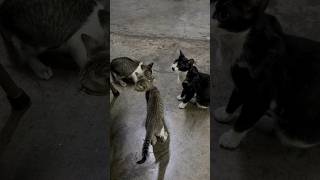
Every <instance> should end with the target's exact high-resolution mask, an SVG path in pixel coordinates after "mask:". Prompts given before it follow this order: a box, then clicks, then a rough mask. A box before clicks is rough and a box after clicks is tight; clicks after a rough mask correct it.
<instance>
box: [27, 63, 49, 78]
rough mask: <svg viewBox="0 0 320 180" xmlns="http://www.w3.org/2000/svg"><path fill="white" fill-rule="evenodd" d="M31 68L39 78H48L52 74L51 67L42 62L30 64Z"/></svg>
mask: <svg viewBox="0 0 320 180" xmlns="http://www.w3.org/2000/svg"><path fill="white" fill-rule="evenodd" d="M31 69H32V70H33V72H34V73H35V74H36V75H37V76H38V77H39V78H40V79H44V80H48V79H50V78H51V77H52V76H53V72H52V69H51V68H50V67H48V66H46V65H44V64H37V65H34V66H31Z"/></svg>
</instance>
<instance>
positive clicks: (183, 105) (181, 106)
mask: <svg viewBox="0 0 320 180" xmlns="http://www.w3.org/2000/svg"><path fill="white" fill-rule="evenodd" d="M187 105H188V103H183V102H182V103H180V104H179V108H180V109H184V108H186V106H187Z"/></svg>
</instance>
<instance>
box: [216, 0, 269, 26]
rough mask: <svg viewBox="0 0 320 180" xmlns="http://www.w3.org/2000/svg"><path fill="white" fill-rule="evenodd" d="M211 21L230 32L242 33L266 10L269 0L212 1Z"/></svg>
mask: <svg viewBox="0 0 320 180" xmlns="http://www.w3.org/2000/svg"><path fill="white" fill-rule="evenodd" d="M210 2H211V3H212V5H214V6H215V11H214V13H213V16H212V17H213V19H216V20H217V21H218V24H219V25H218V26H219V27H220V28H222V29H225V30H227V31H230V32H243V31H246V30H247V29H249V28H250V27H252V25H253V24H254V23H256V21H257V19H258V18H259V17H260V15H262V14H263V13H264V11H265V9H266V8H267V5H268V2H269V0H213V1H210Z"/></svg>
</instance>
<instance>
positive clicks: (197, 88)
mask: <svg viewBox="0 0 320 180" xmlns="http://www.w3.org/2000/svg"><path fill="white" fill-rule="evenodd" d="M182 86H183V91H182V93H181V97H182V102H181V103H180V104H179V108H180V109H184V108H185V107H186V106H187V105H188V103H189V101H190V100H191V99H192V98H193V97H195V98H196V104H197V106H198V107H199V108H204V109H207V108H208V107H209V105H210V75H208V74H205V73H201V72H199V71H198V69H197V68H196V67H195V66H193V67H192V68H191V69H190V70H189V71H188V73H187V77H186V79H185V80H184V81H183V83H182Z"/></svg>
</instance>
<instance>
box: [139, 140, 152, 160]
mask: <svg viewBox="0 0 320 180" xmlns="http://www.w3.org/2000/svg"><path fill="white" fill-rule="evenodd" d="M149 145H150V140H149V139H146V140H145V141H144V143H143V147H142V159H141V160H140V161H138V162H137V163H138V164H142V163H144V162H145V161H146V160H147V158H148V156H149Z"/></svg>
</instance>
